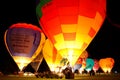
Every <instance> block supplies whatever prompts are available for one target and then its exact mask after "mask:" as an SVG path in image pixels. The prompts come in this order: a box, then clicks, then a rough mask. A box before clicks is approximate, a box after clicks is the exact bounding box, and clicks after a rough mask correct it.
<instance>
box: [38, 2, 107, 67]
mask: <svg viewBox="0 0 120 80" xmlns="http://www.w3.org/2000/svg"><path fill="white" fill-rule="evenodd" d="M36 14H37V17H38V20H39V23H40V26H41V27H42V29H43V31H44V33H45V34H46V36H47V37H48V38H49V39H50V40H51V42H52V43H53V45H54V46H55V48H56V49H57V50H58V53H59V54H60V55H61V56H62V57H64V58H67V59H68V60H69V62H70V64H71V66H74V64H75V63H76V61H77V59H78V57H79V56H80V55H81V53H82V52H83V51H84V50H85V49H86V48H87V47H88V45H89V44H90V42H91V41H92V39H93V38H94V37H95V35H96V34H97V32H98V31H99V29H100V28H101V26H102V23H103V22H104V20H105V17H106V0H40V1H38V2H37V6H36Z"/></svg>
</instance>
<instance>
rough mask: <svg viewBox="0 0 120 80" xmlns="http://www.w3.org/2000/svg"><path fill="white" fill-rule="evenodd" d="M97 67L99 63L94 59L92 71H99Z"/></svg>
mask: <svg viewBox="0 0 120 80" xmlns="http://www.w3.org/2000/svg"><path fill="white" fill-rule="evenodd" d="M99 67H100V66H99V61H98V60H97V59H94V66H93V71H94V72H96V71H97V70H98V69H99Z"/></svg>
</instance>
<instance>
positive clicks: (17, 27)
mask: <svg viewBox="0 0 120 80" xmlns="http://www.w3.org/2000/svg"><path fill="white" fill-rule="evenodd" d="M4 41H5V45H6V47H7V50H8V51H9V53H10V55H11V56H12V58H13V59H14V61H15V62H16V64H17V65H18V67H19V69H20V71H22V69H23V68H24V67H25V66H27V65H28V64H29V63H30V62H31V61H32V60H33V59H34V58H35V57H36V56H37V55H38V54H39V53H40V51H41V49H42V47H43V44H44V41H45V35H44V34H43V32H42V31H41V30H40V28H38V27H37V26H35V25H32V24H27V23H16V24H13V25H11V26H10V27H9V28H8V29H7V30H6V32H5V35H4Z"/></svg>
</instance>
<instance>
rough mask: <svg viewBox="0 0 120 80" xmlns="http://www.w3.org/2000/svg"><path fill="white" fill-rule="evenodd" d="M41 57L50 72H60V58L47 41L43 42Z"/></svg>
mask: <svg viewBox="0 0 120 80" xmlns="http://www.w3.org/2000/svg"><path fill="white" fill-rule="evenodd" d="M43 57H44V59H45V61H46V62H47V64H48V66H49V68H50V70H51V71H55V72H58V71H59V70H60V67H61V66H60V61H61V60H62V56H61V55H60V54H58V53H57V50H56V49H55V47H54V46H53V44H52V42H51V41H50V40H49V39H47V40H46V41H45V44H44V47H43Z"/></svg>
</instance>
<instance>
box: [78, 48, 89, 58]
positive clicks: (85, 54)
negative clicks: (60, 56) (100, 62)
mask: <svg viewBox="0 0 120 80" xmlns="http://www.w3.org/2000/svg"><path fill="white" fill-rule="evenodd" d="M79 58H82V59H87V58H88V52H87V51H86V50H85V51H83V52H82V53H81V55H80V57H79Z"/></svg>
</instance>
